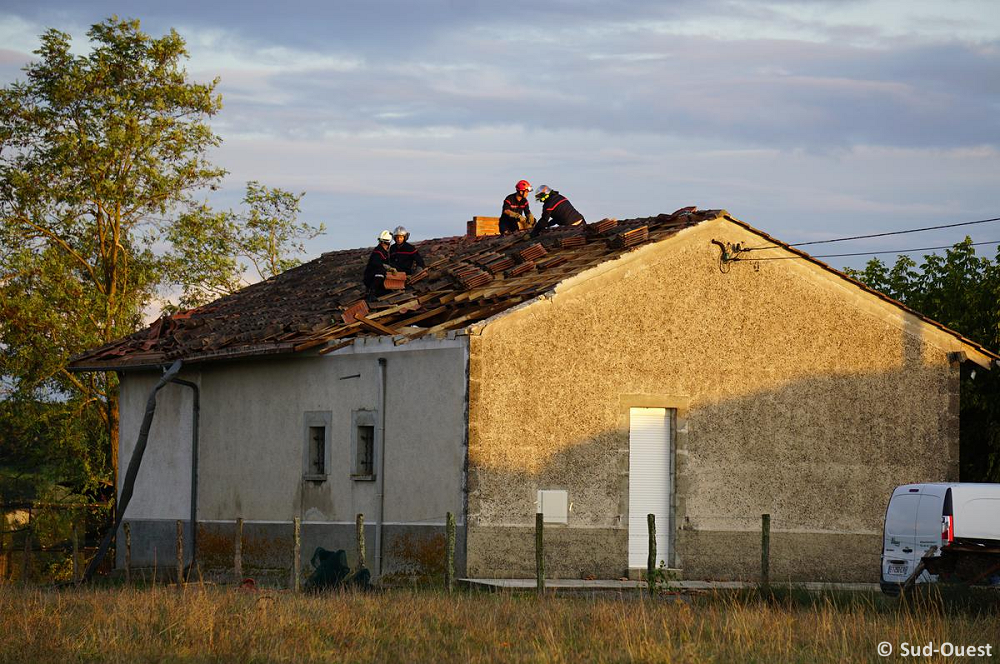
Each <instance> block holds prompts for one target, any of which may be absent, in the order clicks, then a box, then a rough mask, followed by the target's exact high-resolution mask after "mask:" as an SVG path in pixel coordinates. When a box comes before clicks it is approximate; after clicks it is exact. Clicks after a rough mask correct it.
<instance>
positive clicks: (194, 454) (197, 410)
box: [170, 378, 201, 572]
mask: <svg viewBox="0 0 1000 664" xmlns="http://www.w3.org/2000/svg"><path fill="white" fill-rule="evenodd" d="M170 382H172V383H177V384H178V385H183V386H184V387H190V388H191V389H192V390H193V391H194V399H193V403H192V408H191V410H192V413H191V547H190V549H191V560H190V561H189V562H188V564H187V570H186V571H187V572H190V571H191V569H192V568H193V567H194V564H195V560H196V558H197V555H198V422H199V420H200V418H201V390H200V389H198V386H197V385H196V384H195V383H192V382H191V381H189V380H183V379H182V378H172V379H171V381H170Z"/></svg>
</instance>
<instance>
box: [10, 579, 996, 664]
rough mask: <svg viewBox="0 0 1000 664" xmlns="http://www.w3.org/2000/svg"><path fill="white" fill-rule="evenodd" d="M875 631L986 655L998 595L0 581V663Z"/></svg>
mask: <svg viewBox="0 0 1000 664" xmlns="http://www.w3.org/2000/svg"><path fill="white" fill-rule="evenodd" d="M881 641H889V642H890V643H893V644H896V646H897V648H898V644H900V643H903V642H909V643H927V642H933V643H937V644H940V643H943V642H945V641H950V642H952V643H965V644H968V643H971V644H977V645H985V644H987V643H992V645H993V650H994V654H996V651H997V649H998V647H1000V608H998V600H997V593H995V592H994V593H988V592H987V593H983V594H981V595H975V594H973V595H969V594H968V591H961V592H958V593H957V594H956V595H955V596H949V594H948V593H947V592H945V593H942V592H940V590H939V589H929V590H927V591H923V590H922V591H921V592H920V593H916V594H914V595H911V596H910V597H908V598H907V599H905V600H903V601H899V600H893V599H890V598H885V597H882V596H881V595H878V594H874V593H835V592H830V593H819V594H813V593H804V592H802V591H797V590H795V589H791V590H787V589H786V590H774V591H772V592H770V593H761V592H759V591H734V592H727V593H714V594H706V595H697V596H691V597H688V596H681V597H679V598H678V597H677V596H664V597H659V598H656V599H653V600H650V599H649V598H647V597H644V596H643V595H641V594H639V593H629V594H622V595H617V594H615V595H600V596H550V597H545V598H537V597H535V596H534V595H533V594H530V593H524V594H512V593H506V592H503V593H456V594H455V595H451V596H449V595H446V594H444V593H441V592H437V591H430V590H389V591H385V592H378V593H370V594H356V593H346V594H327V595H313V596H309V595H294V594H292V593H289V592H283V591H260V592H243V591H238V590H234V589H227V588H219V587H213V586H207V587H204V588H198V587H195V586H191V587H188V588H187V589H186V590H184V591H178V590H177V589H174V588H170V587H151V588H103V589H102V588H97V589H95V588H87V589H73V588H71V589H63V590H42V589H30V588H28V589H25V588H20V587H16V586H12V585H6V586H0V661H2V662H60V663H64V662H84V661H88V662H89V661H107V662H135V661H140V662H159V661H163V662H182V661H183V662H214V661H219V662H221V661H226V662H229V661H236V662H272V661H277V662H310V661H315V662H320V661H323V662H373V661H395V662H490V661H515V662H580V661H607V662H620V661H643V662H646V661H652V662H659V661H663V662H667V661H683V662H703V661H704V662H712V661H714V662H745V661H757V662H776V661H781V662H789V661H791V662H796V661H801V662H816V661H819V662H834V661H836V662H845V661H846V662H851V661H862V662H870V661H901V660H895V659H892V658H890V659H888V660H886V659H882V658H879V657H878V655H877V654H876V650H875V648H876V644H878V643H879V642H881ZM924 661H927V660H924ZM979 661H982V660H979Z"/></svg>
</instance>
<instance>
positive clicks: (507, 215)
mask: <svg viewBox="0 0 1000 664" xmlns="http://www.w3.org/2000/svg"><path fill="white" fill-rule="evenodd" d="M530 191H531V183H530V182H528V181H527V180H519V181H518V183H517V184H516V185H514V193H513V194H510V195H509V196H507V198H505V199H503V210H501V212H500V234H501V235H510V234H511V233H516V232H517V231H518V230H520V229H521V227H522V226H523V227H527V226H530V225H532V224H534V223H535V217H534V215H532V214H531V210H530V209H529V208H528V193H529V192H530Z"/></svg>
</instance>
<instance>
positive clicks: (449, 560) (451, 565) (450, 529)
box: [444, 512, 455, 592]
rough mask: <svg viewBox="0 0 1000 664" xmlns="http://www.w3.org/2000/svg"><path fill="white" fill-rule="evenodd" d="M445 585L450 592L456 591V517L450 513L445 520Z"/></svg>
mask: <svg viewBox="0 0 1000 664" xmlns="http://www.w3.org/2000/svg"><path fill="white" fill-rule="evenodd" d="M445 541H446V544H445V547H446V548H445V561H444V585H445V588H447V589H448V592H452V591H453V590H454V589H455V515H454V514H452V513H451V512H448V516H447V518H446V520H445Z"/></svg>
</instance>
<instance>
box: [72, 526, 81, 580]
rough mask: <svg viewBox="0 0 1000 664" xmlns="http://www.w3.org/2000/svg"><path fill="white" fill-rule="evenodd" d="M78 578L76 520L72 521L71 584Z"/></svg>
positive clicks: (78, 542) (78, 553)
mask: <svg viewBox="0 0 1000 664" xmlns="http://www.w3.org/2000/svg"><path fill="white" fill-rule="evenodd" d="M79 578H80V540H79V535H78V534H77V529H76V519H73V583H76V582H77V581H78V580H79Z"/></svg>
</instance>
